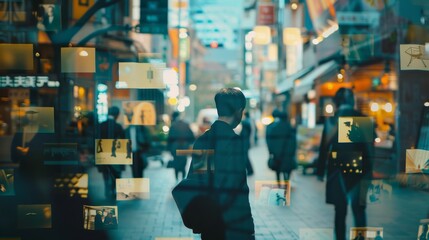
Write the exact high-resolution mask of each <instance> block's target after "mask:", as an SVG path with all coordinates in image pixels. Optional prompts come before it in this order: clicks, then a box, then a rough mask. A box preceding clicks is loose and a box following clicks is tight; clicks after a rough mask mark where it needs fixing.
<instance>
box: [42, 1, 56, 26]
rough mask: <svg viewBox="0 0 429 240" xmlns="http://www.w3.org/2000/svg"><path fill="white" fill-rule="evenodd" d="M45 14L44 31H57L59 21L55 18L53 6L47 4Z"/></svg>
mask: <svg viewBox="0 0 429 240" xmlns="http://www.w3.org/2000/svg"><path fill="white" fill-rule="evenodd" d="M44 10H45V12H44V15H43V21H42V23H43V26H44V27H45V29H44V30H45V31H55V30H58V29H57V28H58V23H59V19H58V17H57V16H55V5H53V4H48V5H46V7H45V8H44Z"/></svg>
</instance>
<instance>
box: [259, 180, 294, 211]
mask: <svg viewBox="0 0 429 240" xmlns="http://www.w3.org/2000/svg"><path fill="white" fill-rule="evenodd" d="M255 202H256V204H258V205H266V206H289V205H290V182H289V181H265V180H262V181H255Z"/></svg>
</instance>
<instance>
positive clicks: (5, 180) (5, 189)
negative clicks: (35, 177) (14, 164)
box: [0, 169, 15, 197]
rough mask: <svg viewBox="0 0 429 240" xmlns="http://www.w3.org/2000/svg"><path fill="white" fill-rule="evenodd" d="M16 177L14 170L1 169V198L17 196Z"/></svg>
mask: <svg viewBox="0 0 429 240" xmlns="http://www.w3.org/2000/svg"><path fill="white" fill-rule="evenodd" d="M14 184H15V175H14V170H13V169H0V197H3V196H13V195H15V187H14Z"/></svg>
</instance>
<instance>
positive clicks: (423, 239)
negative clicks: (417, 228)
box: [419, 224, 429, 240]
mask: <svg viewBox="0 0 429 240" xmlns="http://www.w3.org/2000/svg"><path fill="white" fill-rule="evenodd" d="M428 230H429V229H428V224H423V226H422V234H420V236H419V240H427V239H428V233H429V231H428Z"/></svg>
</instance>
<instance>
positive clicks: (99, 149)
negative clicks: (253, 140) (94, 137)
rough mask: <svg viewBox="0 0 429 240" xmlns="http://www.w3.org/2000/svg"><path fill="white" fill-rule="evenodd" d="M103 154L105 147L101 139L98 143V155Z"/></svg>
mask: <svg viewBox="0 0 429 240" xmlns="http://www.w3.org/2000/svg"><path fill="white" fill-rule="evenodd" d="M101 152H103V145H102V140H101V139H99V140H98V143H97V153H101Z"/></svg>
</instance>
